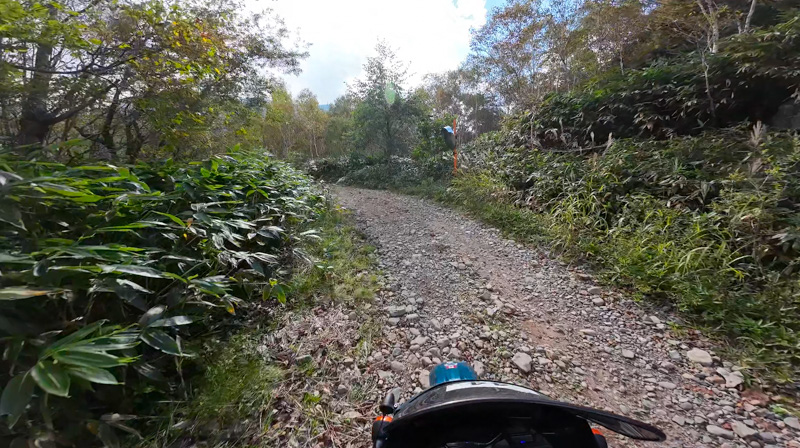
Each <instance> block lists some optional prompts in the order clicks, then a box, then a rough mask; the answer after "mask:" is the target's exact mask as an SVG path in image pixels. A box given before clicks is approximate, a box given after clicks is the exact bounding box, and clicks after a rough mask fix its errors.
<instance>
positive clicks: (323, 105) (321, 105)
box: [319, 104, 331, 112]
mask: <svg viewBox="0 0 800 448" xmlns="http://www.w3.org/2000/svg"><path fill="white" fill-rule="evenodd" d="M319 108H320V109H322V110H324V111H325V112H327V111H329V110H331V105H330V104H320V105H319Z"/></svg>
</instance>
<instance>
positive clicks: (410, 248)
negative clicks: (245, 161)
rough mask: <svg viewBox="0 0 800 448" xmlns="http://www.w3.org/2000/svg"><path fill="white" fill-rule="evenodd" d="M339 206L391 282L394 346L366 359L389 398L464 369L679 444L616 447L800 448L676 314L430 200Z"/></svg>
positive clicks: (381, 196) (787, 423)
mask: <svg viewBox="0 0 800 448" xmlns="http://www.w3.org/2000/svg"><path fill="white" fill-rule="evenodd" d="M334 194H335V196H336V197H337V198H338V200H339V202H340V204H342V206H343V207H345V208H347V209H350V210H352V211H353V213H354V216H355V218H356V221H357V225H358V227H359V229H360V230H361V231H362V232H364V233H365V234H366V235H367V238H368V239H370V240H372V242H373V243H374V244H376V246H377V247H378V251H379V255H380V266H381V268H382V270H383V271H384V273H385V276H386V289H387V291H384V292H383V293H382V294H380V297H379V298H378V299H377V305H378V306H379V307H380V308H381V309H382V310H383V311H382V312H383V314H384V315H383V317H384V318H385V320H383V321H384V322H385V325H386V326H385V328H384V332H383V333H384V334H383V336H384V337H383V339H382V343H381V345H380V346H378V347H377V348H376V349H375V350H374V351H373V352H372V354H370V355H369V357H368V360H367V365H368V366H369V368H368V369H367V371H368V374H370V375H376V376H377V379H378V383H379V385H380V387H381V388H383V389H385V390H389V389H391V388H397V389H396V391H397V394H398V395H400V396H401V397H403V398H404V399H407V398H408V397H410V396H411V395H412V394H413V393H416V392H419V391H421V390H422V389H423V388H425V387H427V385H428V384H427V375H428V369H430V368H431V366H432V365H434V364H436V363H439V362H441V361H446V360H464V361H468V362H470V363H471V364H472V365H473V366H474V367H475V369H476V370H477V371H478V373H479V375H481V377H483V378H485V379H495V380H502V381H509V382H513V383H517V384H524V385H526V386H529V387H532V388H534V389H537V390H539V391H541V392H543V393H545V394H547V395H550V396H551V397H553V398H556V399H561V400H565V401H569V402H573V403H578V404H583V405H588V406H593V407H597V408H601V409H607V410H610V411H613V412H617V413H621V414H624V415H628V416H631V417H633V418H637V419H640V420H643V421H646V422H650V423H653V424H655V425H657V426H659V427H660V428H662V429H663V430H664V431H665V432H666V433H667V435H668V437H669V439H668V441H667V442H665V443H664V444H661V445H657V444H646V443H635V442H631V441H628V440H623V439H621V438H620V439H617V438H614V439H613V440H612V441H611V445H612V446H669V447H703V446H705V447H711V446H722V447H746V446H752V447H765V446H766V447H772V446H787V447H800V439H799V438H798V434H800V431H798V430H800V422H798V420H797V418H794V417H790V418H783V417H785V416H783V417H782V416H778V415H775V414H774V413H773V412H772V410H771V406H770V400H771V397H770V396H768V395H766V394H762V393H759V392H755V391H751V390H743V384H742V379H743V378H742V375H741V373H739V372H738V367H737V366H735V365H732V364H730V363H728V362H726V361H724V360H721V359H720V358H719V357H718V356H716V355H715V353H714V347H713V345H712V344H710V343H709V342H708V341H706V340H705V339H703V338H702V337H701V336H700V335H698V334H696V333H695V332H691V331H690V332H688V334H687V332H685V331H684V332H682V333H681V335H678V334H676V333H675V332H674V331H673V330H672V327H671V325H670V322H673V321H675V320H676V319H675V318H674V316H671V315H669V314H668V313H664V312H656V311H653V310H652V309H649V308H646V307H643V306H642V305H639V304H637V303H635V302H633V301H632V300H631V299H630V298H629V297H627V296H626V295H625V294H624V293H622V292H620V291H615V290H612V289H609V288H607V287H602V286H598V285H597V284H595V283H594V282H593V280H592V277H591V275H590V274H587V273H585V272H583V271H581V269H580V268H579V267H573V266H568V265H565V264H563V263H561V262H559V261H558V260H557V259H555V258H552V257H551V256H550V255H549V253H548V250H547V248H544V247H539V248H530V247H524V246H521V245H519V244H516V243H515V242H513V241H511V240H509V239H506V238H504V237H503V236H502V235H501V234H500V232H499V231H497V230H496V229H493V228H491V227H489V226H487V225H485V224H482V223H479V222H476V221H474V220H472V219H469V218H466V217H464V216H463V215H461V214H459V213H457V212H455V211H452V210H449V209H446V208H443V207H440V206H438V205H436V204H433V203H431V202H428V201H424V200H421V199H418V198H414V197H409V196H403V195H398V194H394V193H389V192H386V191H373V190H360V189H354V188H343V187H335V188H334Z"/></svg>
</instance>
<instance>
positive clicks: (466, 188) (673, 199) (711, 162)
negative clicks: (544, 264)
mask: <svg viewBox="0 0 800 448" xmlns="http://www.w3.org/2000/svg"><path fill="white" fill-rule="evenodd" d="M486 141H488V139H487V140H486ZM476 150H477V151H487V154H486V155H485V159H486V160H487V161H488V166H489V167H490V168H486V169H484V170H481V171H479V172H474V173H470V174H468V175H465V176H462V177H458V178H456V179H455V180H454V182H453V184H452V187H451V189H450V190H449V191H448V193H447V196H446V197H447V199H448V200H450V201H452V202H455V203H457V204H459V205H462V206H465V207H466V208H467V209H469V210H471V211H473V212H475V213H476V214H478V215H479V216H482V217H484V218H486V219H488V220H489V221H491V222H493V223H495V224H498V225H499V226H500V227H501V228H505V229H507V230H509V231H511V232H512V233H515V234H517V235H520V234H522V235H525V236H526V237H527V238H534V239H538V240H539V241H547V242H551V243H553V242H554V243H555V244H556V246H557V247H558V248H560V249H561V250H562V251H563V252H565V253H566V254H568V255H573V256H579V257H582V258H585V259H587V260H588V261H589V262H591V263H593V264H595V265H596V266H597V267H598V268H599V269H600V271H601V273H602V275H603V276H604V278H605V279H606V280H607V281H609V282H611V283H613V284H616V285H621V286H628V287H632V288H633V289H634V291H636V292H637V294H638V295H640V296H641V297H647V298H650V299H655V300H657V301H659V302H662V303H669V304H673V305H674V306H676V307H677V308H678V309H679V310H681V311H684V312H685V313H686V314H685V315H686V316H688V317H689V318H690V319H691V320H692V321H694V322H695V323H697V324H700V325H702V326H706V327H710V328H713V329H714V330H715V333H716V334H718V335H721V336H726V337H728V338H730V340H732V341H735V344H736V345H737V346H738V347H739V348H740V349H742V351H741V352H740V355H741V357H742V362H743V363H744V364H745V365H746V366H747V367H750V368H752V369H753V371H755V372H758V373H768V374H769V376H772V375H775V378H777V379H780V380H786V381H788V380H791V379H793V378H796V377H797V372H798V368H799V367H800V350H798V343H800V338H798V334H797V332H798V330H800V314H799V313H798V312H797V305H798V293H800V284H799V283H798V281H799V280H800V276H799V275H798V262H799V261H800V260H798V254H799V253H800V252H798V250H800V239H798V238H799V237H800V229H798V224H800V213H798V209H797V205H798V200H800V196H798V192H799V191H798V189H797V188H798V187H797V186H798V185H800V184H799V183H798V181H800V179H798V176H799V175H800V173H798V171H797V166H798V165H797V164H798V161H800V139H798V137H797V136H796V135H790V134H788V133H769V134H768V133H761V134H759V133H758V131H755V133H751V134H749V135H748V133H747V131H746V130H745V129H737V130H725V131H714V132H708V133H705V134H702V135H700V136H698V137H683V138H676V139H673V140H670V141H662V142H653V141H647V140H620V141H617V142H616V143H614V144H613V145H612V146H611V147H610V148H609V149H608V150H607V151H605V152H603V153H602V154H598V155H595V156H593V157H583V156H579V155H576V154H557V153H551V152H542V151H536V150H533V151H531V150H525V149H517V150H510V149H509V148H505V147H502V148H497V147H492V145H491V144H489V145H488V146H484V147H483V148H482V149H477V147H476Z"/></svg>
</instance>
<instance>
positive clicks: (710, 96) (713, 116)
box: [700, 51, 717, 121]
mask: <svg viewBox="0 0 800 448" xmlns="http://www.w3.org/2000/svg"><path fill="white" fill-rule="evenodd" d="M700 58H701V59H700V60H701V61H702V63H703V77H704V78H705V82H706V96H707V97H708V111H709V112H710V113H711V119H712V120H714V121H716V120H717V106H716V104H714V95H713V94H712V93H711V83H710V82H709V79H708V70H709V66H708V61H707V60H706V52H705V51H701V52H700Z"/></svg>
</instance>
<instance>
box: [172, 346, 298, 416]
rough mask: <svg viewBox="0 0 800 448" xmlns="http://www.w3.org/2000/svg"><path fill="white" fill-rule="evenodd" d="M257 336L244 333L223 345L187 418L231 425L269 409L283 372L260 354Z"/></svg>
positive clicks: (209, 364)
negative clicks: (273, 392)
mask: <svg viewBox="0 0 800 448" xmlns="http://www.w3.org/2000/svg"><path fill="white" fill-rule="evenodd" d="M258 343H259V336H258V334H257V333H256V332H252V331H249V332H243V333H239V334H237V335H236V336H234V337H232V338H231V339H230V340H228V341H226V342H224V343H221V344H220V346H219V347H218V349H217V350H215V352H216V355H214V356H212V357H210V359H209V363H208V368H207V369H206V371H205V374H204V375H203V378H202V380H201V381H200V382H199V383H198V385H197V388H196V389H195V390H196V394H195V395H194V396H193V397H191V399H190V401H189V406H188V409H187V416H189V417H192V418H196V419H201V420H207V419H213V420H216V421H217V422H218V423H219V424H220V425H223V426H224V425H229V424H232V423H236V422H238V421H241V420H243V419H245V418H248V417H249V416H251V415H253V413H254V411H258V410H264V409H268V408H269V406H270V403H271V401H272V390H273V388H274V387H275V386H276V385H277V384H278V383H279V382H280V381H281V380H282V379H283V376H284V372H283V370H282V369H281V368H280V367H278V366H276V365H272V364H270V363H269V362H267V361H266V360H265V359H264V356H263V355H261V354H259V353H258V351H257V350H256V347H257V345H258Z"/></svg>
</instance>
